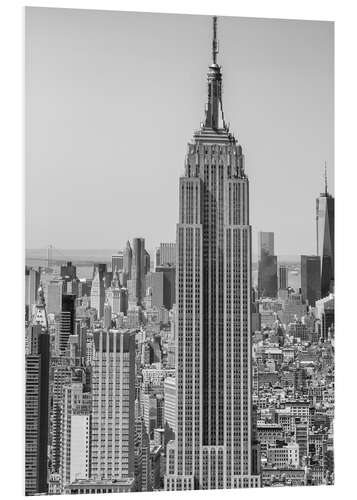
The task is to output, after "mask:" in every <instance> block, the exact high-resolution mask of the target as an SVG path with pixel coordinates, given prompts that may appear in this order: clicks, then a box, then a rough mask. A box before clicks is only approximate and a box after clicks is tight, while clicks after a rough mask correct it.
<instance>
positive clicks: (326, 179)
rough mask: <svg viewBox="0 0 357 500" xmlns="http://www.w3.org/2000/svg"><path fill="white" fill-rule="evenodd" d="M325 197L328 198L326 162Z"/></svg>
mask: <svg viewBox="0 0 357 500" xmlns="http://www.w3.org/2000/svg"><path fill="white" fill-rule="evenodd" d="M325 195H326V196H327V166H326V160H325Z"/></svg>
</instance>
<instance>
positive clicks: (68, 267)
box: [61, 262, 77, 280]
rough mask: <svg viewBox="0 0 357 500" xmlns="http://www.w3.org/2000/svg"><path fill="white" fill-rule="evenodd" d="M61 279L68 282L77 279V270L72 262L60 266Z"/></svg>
mask: <svg viewBox="0 0 357 500" xmlns="http://www.w3.org/2000/svg"><path fill="white" fill-rule="evenodd" d="M61 278H67V279H69V280H74V279H76V278H77V268H76V266H74V265H73V264H72V262H67V264H65V265H64V266H61Z"/></svg>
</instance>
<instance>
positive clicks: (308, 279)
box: [301, 255, 321, 307]
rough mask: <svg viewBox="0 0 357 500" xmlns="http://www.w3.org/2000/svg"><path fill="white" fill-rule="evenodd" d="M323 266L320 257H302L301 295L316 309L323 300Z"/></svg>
mask: <svg viewBox="0 0 357 500" xmlns="http://www.w3.org/2000/svg"><path fill="white" fill-rule="evenodd" d="M320 273H321V266H320V257H319V256H318V255H302V256H301V295H302V300H303V301H305V302H307V303H308V304H309V306H312V307H315V303H316V301H317V300H319V299H320V298H321V274H320Z"/></svg>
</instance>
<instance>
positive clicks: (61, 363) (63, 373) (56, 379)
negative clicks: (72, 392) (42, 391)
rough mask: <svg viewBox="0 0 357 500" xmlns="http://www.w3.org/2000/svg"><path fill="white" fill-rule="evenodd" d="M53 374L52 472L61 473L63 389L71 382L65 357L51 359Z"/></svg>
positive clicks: (67, 361)
mask: <svg viewBox="0 0 357 500" xmlns="http://www.w3.org/2000/svg"><path fill="white" fill-rule="evenodd" d="M51 373H53V382H52V411H51V435H52V446H51V462H52V466H51V471H52V472H54V473H59V472H60V465H61V415H62V404H63V387H64V386H65V385H66V384H69V383H70V381H71V371H70V367H69V360H68V359H67V358H66V357H64V356H62V357H59V358H51Z"/></svg>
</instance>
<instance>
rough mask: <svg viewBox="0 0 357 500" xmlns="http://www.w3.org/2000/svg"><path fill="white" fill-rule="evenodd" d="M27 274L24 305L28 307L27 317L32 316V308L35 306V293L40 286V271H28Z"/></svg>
mask: <svg viewBox="0 0 357 500" xmlns="http://www.w3.org/2000/svg"><path fill="white" fill-rule="evenodd" d="M27 272H28V274H27V276H26V284H27V290H26V298H27V303H26V305H27V306H28V309H29V317H31V316H32V308H33V307H34V305H35V304H36V301H37V291H38V288H39V286H40V271H37V270H36V269H33V268H31V269H29V270H28V271H27Z"/></svg>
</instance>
